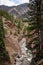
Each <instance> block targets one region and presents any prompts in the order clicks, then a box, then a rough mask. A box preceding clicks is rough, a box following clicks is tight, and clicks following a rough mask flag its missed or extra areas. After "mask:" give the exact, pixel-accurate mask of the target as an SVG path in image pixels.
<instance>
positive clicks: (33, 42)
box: [28, 0, 43, 61]
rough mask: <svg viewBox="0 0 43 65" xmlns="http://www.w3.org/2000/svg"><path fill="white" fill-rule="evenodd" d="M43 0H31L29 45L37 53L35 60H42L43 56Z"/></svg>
mask: <svg viewBox="0 0 43 65" xmlns="http://www.w3.org/2000/svg"><path fill="white" fill-rule="evenodd" d="M41 5H42V4H41V0H30V4H29V7H30V11H29V12H28V14H29V16H30V17H29V18H28V19H29V26H28V34H29V38H30V41H29V43H28V44H29V46H30V49H31V50H32V52H33V54H36V57H35V61H37V60H40V59H41V58H42V57H43V56H42V55H43V54H42V53H41V51H42V48H41V47H42V46H41V45H42V44H43V42H42V41H43V36H42V35H43V32H42V31H43V27H42V26H43V22H42V19H41V18H42V17H41Z"/></svg>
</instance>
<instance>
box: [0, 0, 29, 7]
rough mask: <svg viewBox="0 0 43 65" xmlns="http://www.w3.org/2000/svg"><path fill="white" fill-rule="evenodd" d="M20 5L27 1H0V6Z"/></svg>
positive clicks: (27, 0)
mask: <svg viewBox="0 0 43 65" xmlns="http://www.w3.org/2000/svg"><path fill="white" fill-rule="evenodd" d="M22 3H29V0H0V5H6V6H17V5H19V4H22Z"/></svg>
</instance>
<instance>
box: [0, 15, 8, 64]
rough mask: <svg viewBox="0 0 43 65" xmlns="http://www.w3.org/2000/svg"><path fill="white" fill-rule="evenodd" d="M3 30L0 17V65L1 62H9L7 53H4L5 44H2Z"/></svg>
mask: <svg viewBox="0 0 43 65" xmlns="http://www.w3.org/2000/svg"><path fill="white" fill-rule="evenodd" d="M4 37H5V36H4V28H3V22H2V17H1V16H0V65H3V60H6V61H7V60H9V56H8V53H7V52H6V49H5V44H4V40H3V39H4Z"/></svg>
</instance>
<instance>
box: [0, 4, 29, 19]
mask: <svg viewBox="0 0 43 65" xmlns="http://www.w3.org/2000/svg"><path fill="white" fill-rule="evenodd" d="M0 9H1V10H5V11H7V12H8V13H9V14H11V15H14V17H18V18H26V17H27V16H28V15H27V13H26V12H27V11H28V3H24V4H21V5H18V6H12V7H8V6H5V5H2V6H0Z"/></svg>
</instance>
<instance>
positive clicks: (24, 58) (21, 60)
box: [16, 38, 32, 65]
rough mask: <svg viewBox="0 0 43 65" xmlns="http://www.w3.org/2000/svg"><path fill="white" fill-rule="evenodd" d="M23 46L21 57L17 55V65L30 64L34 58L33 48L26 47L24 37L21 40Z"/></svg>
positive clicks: (21, 46) (20, 43)
mask: <svg viewBox="0 0 43 65" xmlns="http://www.w3.org/2000/svg"><path fill="white" fill-rule="evenodd" d="M19 45H20V48H21V54H20V55H19V57H16V65H30V63H31V60H32V54H31V50H29V49H27V48H26V39H25V38H23V39H22V40H21V41H20V42H19Z"/></svg>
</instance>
